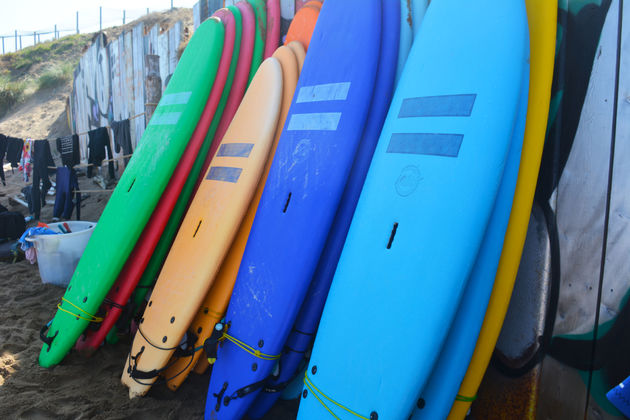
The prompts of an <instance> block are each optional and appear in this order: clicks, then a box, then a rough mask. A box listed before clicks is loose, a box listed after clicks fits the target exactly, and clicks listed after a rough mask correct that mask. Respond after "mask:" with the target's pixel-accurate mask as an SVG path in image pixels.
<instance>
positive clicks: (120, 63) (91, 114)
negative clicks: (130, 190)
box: [69, 22, 184, 160]
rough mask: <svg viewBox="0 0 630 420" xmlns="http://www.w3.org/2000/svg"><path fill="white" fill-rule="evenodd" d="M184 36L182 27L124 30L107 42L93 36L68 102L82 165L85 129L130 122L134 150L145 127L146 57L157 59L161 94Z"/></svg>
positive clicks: (181, 25)
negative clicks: (117, 122) (125, 121)
mask: <svg viewBox="0 0 630 420" xmlns="http://www.w3.org/2000/svg"><path fill="white" fill-rule="evenodd" d="M183 36H184V27H183V24H182V23H181V22H177V23H175V24H174V25H173V26H172V27H171V28H170V29H169V30H168V31H164V32H162V33H160V30H159V28H158V26H157V25H156V26H153V27H152V28H146V27H145V26H144V24H143V23H139V24H138V25H136V26H135V27H134V28H133V29H132V30H131V31H125V32H123V33H122V34H121V35H120V36H119V37H117V38H115V39H112V40H108V39H107V38H106V37H105V35H104V34H103V33H99V34H98V35H96V36H95V38H94V41H93V42H92V45H91V46H90V47H89V48H88V50H87V51H86V52H85V54H84V55H83V57H82V58H81V60H80V62H79V65H78V66H77V68H76V69H75V71H74V82H73V89H72V95H71V97H70V101H69V107H70V110H69V111H70V112H69V115H70V124H71V127H72V129H73V131H74V132H75V133H78V134H79V141H80V145H81V158H82V159H83V160H87V144H88V135H87V134H86V133H87V132H88V131H89V130H92V129H94V128H98V127H106V126H109V125H110V123H111V122H112V121H120V120H123V119H126V118H130V119H131V124H130V125H131V141H132V146H133V148H134V149H135V147H136V145H137V143H138V142H139V141H140V139H141V137H142V134H143V133H144V128H145V126H146V121H145V118H144V107H145V102H146V100H145V92H144V88H145V87H144V80H145V68H144V65H145V63H144V59H145V55H147V54H155V55H158V56H159V57H160V60H159V61H160V76H161V78H162V89H164V88H165V86H166V83H167V82H168V79H169V77H170V75H171V74H173V72H174V71H175V66H176V65H177V61H178V55H177V54H178V49H179V45H180V43H181V41H182V37H183ZM108 41H109V42H108ZM114 155H115V156H116V155H118V154H116V153H114Z"/></svg>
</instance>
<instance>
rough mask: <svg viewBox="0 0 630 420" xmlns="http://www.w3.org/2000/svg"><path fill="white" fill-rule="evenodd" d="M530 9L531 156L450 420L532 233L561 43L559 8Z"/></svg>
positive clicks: (487, 350) (459, 408) (473, 384)
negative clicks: (531, 218)
mask: <svg viewBox="0 0 630 420" xmlns="http://www.w3.org/2000/svg"><path fill="white" fill-rule="evenodd" d="M526 6H527V11H528V21H529V25H530V37H531V48H532V51H533V54H532V55H531V68H532V71H531V74H530V78H531V82H530V85H531V87H532V88H531V89H530V98H529V102H530V104H531V106H530V107H529V108H528V116H527V125H526V129H525V132H526V134H525V139H524V148H525V150H526V153H524V154H523V156H522V159H521V164H520V168H519V174H518V181H517V186H516V192H515V196H514V203H513V206H512V209H513V210H512V212H511V214H510V222H509V225H508V228H507V232H506V234H505V242H504V246H503V251H502V252H501V259H500V261H499V266H498V268H497V273H496V276H495V282H494V286H493V288H492V292H491V296H490V300H489V304H488V308H487V310H486V312H485V317H484V321H483V324H482V327H481V330H480V332H479V336H478V339H477V345H476V347H475V350H474V353H473V355H472V358H471V360H470V364H469V367H468V371H467V372H466V375H465V377H464V379H463V380H462V382H461V386H460V388H459V391H458V394H459V395H461V396H463V397H464V398H460V399H458V400H456V401H455V402H454V404H453V408H452V409H451V413H450V414H449V418H451V419H459V418H462V419H463V418H464V417H465V415H466V413H467V412H468V409H469V407H470V402H469V401H460V400H461V399H467V398H466V397H472V396H474V395H475V394H476V392H477V389H478V388H479V384H480V383H481V379H482V378H483V374H484V372H485V370H486V368H487V366H488V363H489V361H490V357H491V356H492V352H493V350H494V346H495V344H496V342H497V339H498V337H499V333H500V331H501V325H502V324H503V319H504V318H505V313H506V311H507V307H508V304H509V301H510V296H511V295H512V288H513V285H514V280H515V279H516V273H517V271H518V266H519V262H520V260H521V254H522V250H523V245H524V243H525V236H526V235H527V225H528V222H529V216H530V212H531V207H532V202H533V199H534V192H535V190H536V181H537V179H538V170H539V168H540V160H541V156H542V150H543V146H544V141H545V134H546V129H547V116H548V110H549V101H550V95H551V82H552V78H553V63H554V54H555V45H556V43H555V40H556V21H557V6H556V5H555V4H551V3H549V2H544V1H539V0H527V1H526Z"/></svg>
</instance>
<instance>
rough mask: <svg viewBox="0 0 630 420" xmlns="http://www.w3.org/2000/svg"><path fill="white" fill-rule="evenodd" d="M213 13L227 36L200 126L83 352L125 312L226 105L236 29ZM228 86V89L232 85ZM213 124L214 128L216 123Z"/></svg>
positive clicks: (80, 344) (81, 345) (84, 339)
mask: <svg viewBox="0 0 630 420" xmlns="http://www.w3.org/2000/svg"><path fill="white" fill-rule="evenodd" d="M214 16H215V18H217V19H220V20H221V22H222V23H223V25H224V27H225V38H224V45H223V52H222V54H221V59H220V61H219V68H218V71H217V76H216V78H215V80H214V84H213V85H212V89H211V90H210V95H209V96H208V101H207V102H206V105H205V107H204V110H203V113H202V114H201V117H200V119H199V122H198V123H197V127H196V128H195V131H194V132H193V134H192V136H191V138H190V140H189V142H188V146H187V147H186V150H185V151H184V154H183V155H182V158H181V159H180V161H179V163H178V165H177V168H175V171H174V172H173V175H172V176H171V179H170V181H169V183H168V185H167V187H166V189H165V190H164V192H163V193H162V197H161V198H160V201H159V202H158V204H157V206H156V207H155V210H154V211H153V214H152V215H151V218H150V219H149V222H148V223H147V226H146V227H145V229H144V231H143V232H142V235H141V236H140V239H139V240H138V242H137V244H136V247H135V248H134V250H133V252H132V253H131V255H130V256H129V258H128V259H127V262H126V263H125V265H124V267H123V269H122V271H121V272H120V274H119V275H118V279H117V280H116V282H115V283H114V285H113V286H112V288H111V289H110V291H109V293H108V294H107V298H106V299H105V301H104V304H103V305H102V306H101V308H100V310H99V311H100V312H104V313H105V315H104V316H103V318H104V319H103V322H101V323H100V324H99V326H98V329H97V330H92V329H88V330H87V331H86V333H85V334H83V335H82V336H81V337H80V338H79V340H78V341H77V344H76V346H75V348H76V349H77V350H79V351H81V352H82V353H83V354H86V355H91V354H92V353H94V352H95V351H96V350H98V348H99V346H100V345H101V344H102V343H103V341H104V340H105V337H106V336H107V334H108V333H109V331H110V330H111V328H112V327H113V326H114V325H115V324H116V322H117V321H118V319H119V317H120V315H121V314H122V313H123V308H124V305H126V304H127V302H128V301H129V297H130V296H131V294H132V293H133V291H134V289H135V288H136V286H137V285H138V282H139V280H140V278H141V277H142V273H143V272H144V269H145V268H146V266H147V264H148V263H149V261H150V259H151V256H152V254H153V251H154V250H155V247H156V246H157V244H158V242H159V240H160V237H161V236H162V232H164V228H165V227H166V225H167V224H168V221H169V219H170V216H171V214H172V211H173V209H174V207H175V205H176V204H177V201H178V200H179V196H180V193H181V192H182V188H183V187H184V185H185V184H186V182H187V180H188V179H189V178H190V179H194V178H196V177H197V176H198V175H199V174H198V169H197V171H194V172H191V169H192V168H193V165H194V163H195V161H196V160H197V159H198V155H199V154H200V152H201V154H203V152H204V150H203V144H204V141H208V140H209V139H211V138H212V132H210V131H209V129H210V128H211V125H212V122H213V121H218V120H219V119H220V117H221V113H222V111H223V108H222V107H219V105H220V104H221V99H222V96H223V93H224V91H225V87H226V81H227V79H228V76H229V75H230V69H231V63H232V61H233V60H232V53H233V52H234V45H235V38H236V29H235V24H234V17H233V16H232V14H231V13H230V12H228V11H227V9H224V13H215V15H214ZM237 52H238V51H237ZM227 90H228V91H229V86H228V87H227ZM212 128H213V130H214V128H216V124H215V125H214V127H212ZM185 198H187V197H185Z"/></svg>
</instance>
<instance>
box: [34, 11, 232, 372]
mask: <svg viewBox="0 0 630 420" xmlns="http://www.w3.org/2000/svg"><path fill="white" fill-rule="evenodd" d="M223 39H224V29H223V25H222V24H221V23H220V22H217V21H216V20H214V19H212V20H208V21H206V23H204V24H203V25H201V26H200V27H199V28H198V29H197V31H196V32H195V35H194V36H193V37H192V38H191V40H190V43H189V44H188V47H187V48H186V50H185V51H184V54H183V55H182V58H181V60H180V62H179V64H178V66H177V69H176V71H175V73H174V74H173V77H172V78H171V81H170V82H169V85H168V87H167V88H166V91H165V92H164V95H163V96H162V99H161V100H160V103H159V104H158V107H157V108H156V110H155V113H154V115H153V117H152V119H151V121H150V122H149V125H148V126H147V129H146V131H145V133H144V135H143V140H142V141H141V142H140V146H138V148H137V149H136V151H135V153H134V156H133V157H132V158H131V160H130V161H129V165H128V166H127V168H126V169H125V172H124V173H123V175H122V177H121V179H120V181H119V183H118V185H117V187H116V189H115V190H114V192H113V193H112V196H111V198H110V199H109V201H108V203H107V206H106V207H105V209H104V211H103V213H102V215H101V217H100V219H99V223H98V225H97V227H96V229H94V233H93V234H92V236H91V238H90V242H89V243H88V245H87V247H86V249H85V251H84V253H83V256H82V258H81V260H80V261H79V264H78V266H77V268H76V271H75V273H74V275H73V277H72V280H71V281H70V284H69V285H68V289H67V290H66V293H65V295H64V297H63V300H62V304H60V306H59V308H62V309H61V310H58V311H57V313H56V314H55V317H54V319H53V320H52V322H51V324H50V326H49V327H48V330H47V332H45V333H44V331H45V330H44V331H42V333H43V334H42V335H43V336H44V334H45V337H46V342H45V343H44V346H43V348H42V351H41V353H40V357H39V363H40V365H41V366H43V367H50V366H53V365H55V364H57V363H59V362H60V361H61V360H62V359H63V357H64V356H65V355H66V353H67V352H68V351H69V350H70V349H71V348H72V346H73V345H74V344H75V342H76V340H77V339H78V337H79V335H80V334H81V333H82V332H83V330H84V329H85V328H86V327H87V326H88V324H90V323H91V322H93V321H97V320H98V318H97V317H96V311H97V310H98V308H99V306H100V305H101V303H102V302H103V299H104V298H105V296H106V294H107V292H108V291H109V289H110V288H111V286H112V284H113V283H114V282H115V280H116V277H117V276H118V274H119V272H120V270H121V269H122V267H123V265H124V263H125V261H126V259H127V257H128V256H129V254H131V252H132V250H133V246H134V245H135V243H136V240H137V239H138V238H139V237H140V235H141V233H142V230H143V228H144V226H145V224H146V222H147V221H148V220H149V218H150V216H151V213H152V211H153V209H154V207H155V205H156V204H157V202H158V201H159V198H160V196H161V194H162V192H163V191H164V188H166V185H167V184H168V181H169V178H170V176H171V174H172V173H173V171H174V170H175V167H176V166H177V163H178V161H179V158H180V157H181V155H182V153H183V152H184V150H185V148H186V145H187V143H188V139H190V136H191V135H192V133H193V130H194V129H195V127H196V125H197V121H198V120H199V117H200V116H201V113H202V111H203V106H204V104H205V103H206V101H207V99H208V95H209V94H210V89H211V87H212V82H213V81H214V78H215V76H216V73H217V69H218V66H219V60H220V55H221V49H222V46H223ZM129 215H133V217H129Z"/></svg>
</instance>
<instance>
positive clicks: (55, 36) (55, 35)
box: [53, 23, 58, 39]
mask: <svg viewBox="0 0 630 420" xmlns="http://www.w3.org/2000/svg"><path fill="white" fill-rule="evenodd" d="M53 39H58V38H57V24H56V23H55V34H54V35H53Z"/></svg>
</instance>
